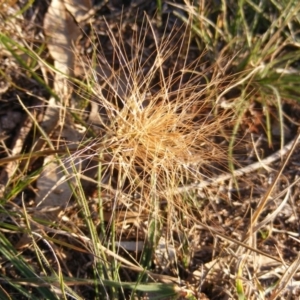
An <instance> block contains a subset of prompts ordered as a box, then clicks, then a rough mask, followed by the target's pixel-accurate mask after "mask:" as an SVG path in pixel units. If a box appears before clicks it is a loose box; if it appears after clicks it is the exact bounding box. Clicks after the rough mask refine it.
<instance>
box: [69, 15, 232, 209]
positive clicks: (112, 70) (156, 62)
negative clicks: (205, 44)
mask: <svg viewBox="0 0 300 300" xmlns="http://www.w3.org/2000/svg"><path fill="white" fill-rule="evenodd" d="M148 22H149V23H148V24H150V26H149V27H147V28H146V29H144V30H146V31H147V33H146V34H145V32H144V30H143V31H142V33H141V35H137V34H136V33H135V34H133V37H132V40H131V43H132V45H133V46H132V50H131V53H129V54H128V51H127V52H126V46H125V45H124V42H123V41H122V40H121V37H122V35H121V33H119V36H120V39H119V40H116V39H115V37H114V34H113V32H112V31H110V39H111V44H112V47H113V49H114V55H113V58H112V59H111V61H109V60H108V59H107V58H104V56H102V55H101V54H100V55H98V58H99V57H100V61H98V63H97V64H98V66H97V67H96V68H93V67H91V66H90V68H88V69H89V70H88V69H86V77H88V78H89V82H88V84H89V87H90V92H87V91H86V90H85V91H84V92H83V93H82V90H81V95H80V97H84V98H85V99H86V100H88V101H87V103H88V102H89V101H90V100H91V99H92V101H93V104H92V107H94V106H95V105H96V106H98V111H100V115H101V117H100V119H97V120H94V123H97V125H98V127H99V128H100V129H99V128H98V133H97V137H96V138H95V139H94V140H93V142H92V148H93V149H94V150H96V152H95V153H96V154H95V155H96V156H97V157H98V155H99V152H101V155H102V157H103V158H104V159H105V162H102V166H103V169H102V182H103V181H104V178H105V181H106V182H115V183H116V185H115V186H116V187H117V189H118V190H119V191H122V190H124V189H125V190H127V192H129V193H130V194H134V193H135V192H138V193H139V194H140V195H142V199H143V201H144V200H146V201H148V200H150V199H151V198H152V197H153V199H156V198H157V197H159V198H165V199H167V201H168V203H169V204H171V203H172V202H173V200H174V199H173V198H174V197H173V196H174V194H177V192H176V191H177V189H178V187H180V186H182V185H184V184H187V183H191V182H199V181H201V179H203V178H205V177H206V176H212V174H213V173H214V172H215V171H216V170H217V169H218V168H219V167H225V166H226V164H227V160H228V158H227V154H226V149H225V147H224V146H222V142H223V143H224V142H225V137H224V136H225V135H226V128H228V130H229V126H230V124H232V122H233V120H232V115H231V113H230V111H229V110H228V111H225V110H223V109H220V107H218V104H215V100H216V98H217V96H218V95H219V94H220V93H221V91H222V90H224V89H225V88H226V86H228V85H229V84H230V80H229V79H228V80H226V79H225V78H220V77H221V76H220V74H221V73H222V72H221V70H218V67H217V66H221V65H223V67H224V69H225V68H226V65H225V63H224V61H223V60H222V59H220V61H218V62H217V63H216V65H215V66H211V67H210V68H206V67H205V65H204V64H203V58H202V57H199V58H198V59H197V60H196V61H192V62H191V61H190V59H189V55H188V54H189V51H188V49H186V47H188V46H187V45H185V43H187V41H188V39H189V37H188V36H182V35H181V36H178V33H176V31H175V29H173V30H172V31H171V32H170V33H169V34H167V35H166V36H164V38H162V39H161V40H160V41H157V40H156V34H155V30H154V29H153V28H152V27H151V23H150V21H148ZM180 32H182V30H181V31H180ZM149 34H150V36H152V37H151V38H152V42H153V43H154V44H155V47H154V49H153V51H152V52H151V53H150V54H149V52H147V49H146V48H145V43H146V41H145V39H146V37H147V38H149ZM181 34H182V33H181ZM186 34H187V35H188V34H190V31H189V30H187V31H186ZM143 36H144V37H143ZM147 42H148V43H149V40H148V41H147ZM184 54H185V55H184ZM93 69H94V70H96V72H97V74H96V75H95V72H94V71H92V70H93ZM94 129H95V127H94ZM227 133H228V132H227ZM75 156H76V154H75ZM176 198H177V199H178V196H177V197H176ZM150 203H151V200H150ZM177 204H179V206H182V205H184V203H183V202H181V203H177Z"/></svg>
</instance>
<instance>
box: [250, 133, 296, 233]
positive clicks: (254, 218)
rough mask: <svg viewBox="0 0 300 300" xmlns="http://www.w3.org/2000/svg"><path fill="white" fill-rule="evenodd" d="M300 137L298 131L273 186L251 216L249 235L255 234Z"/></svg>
mask: <svg viewBox="0 0 300 300" xmlns="http://www.w3.org/2000/svg"><path fill="white" fill-rule="evenodd" d="M299 138H300V133H298V135H297V136H296V138H295V139H294V140H293V144H292V147H291V149H290V150H289V152H288V155H287V157H286V158H285V160H284V163H283V164H282V167H281V168H280V170H279V172H278V173H277V175H276V178H275V179H274V181H273V183H272V184H271V186H270V187H269V189H268V191H267V192H266V194H265V195H264V197H263V199H262V200H261V202H260V203H259V205H258V207H257V208H256V210H255V213H254V214H253V216H252V218H251V228H250V230H249V231H248V233H247V235H250V234H253V233H254V232H253V231H252V230H253V227H255V224H256V222H257V220H258V218H259V216H260V215H261V213H262V211H263V209H264V207H265V205H266V203H267V201H268V199H269V197H270V195H271V193H272V191H273V189H274V187H275V186H276V183H277V182H278V180H279V178H280V176H281V174H282V172H283V170H284V168H285V166H286V164H287V163H288V161H289V159H290V157H291V155H292V154H293V152H294V151H295V149H296V146H297V145H298V141H299Z"/></svg>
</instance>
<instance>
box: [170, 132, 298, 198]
mask: <svg viewBox="0 0 300 300" xmlns="http://www.w3.org/2000/svg"><path fill="white" fill-rule="evenodd" d="M299 138H300V133H299V134H298V135H297V136H296V137H295V138H294V139H293V140H292V141H290V142H289V143H288V144H286V145H285V146H284V147H283V148H282V149H280V150H278V151H277V152H275V153H273V154H272V155H270V156H268V157H266V158H265V159H262V160H261V161H258V162H255V163H253V164H251V165H249V166H246V167H243V168H241V169H238V170H234V171H233V172H232V173H226V174H222V175H219V176H217V177H213V178H211V179H209V180H203V181H201V182H199V183H193V184H189V185H186V186H182V187H179V188H178V189H177V190H176V191H175V194H180V193H183V192H187V191H190V190H192V189H203V188H206V187H208V186H214V185H216V184H219V183H220V182H222V181H225V180H229V179H231V178H235V177H239V176H242V175H245V174H248V173H251V172H253V171H256V170H258V169H260V168H262V167H263V166H264V165H269V164H271V163H273V162H275V161H276V160H278V159H280V158H281V157H283V156H284V155H286V154H287V153H288V151H289V150H290V149H292V148H293V145H296V144H297V143H298V142H299Z"/></svg>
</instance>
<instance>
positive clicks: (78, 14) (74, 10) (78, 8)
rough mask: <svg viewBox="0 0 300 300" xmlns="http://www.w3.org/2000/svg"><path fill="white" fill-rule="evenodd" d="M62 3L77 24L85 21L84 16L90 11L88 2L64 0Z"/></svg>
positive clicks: (88, 0)
mask: <svg viewBox="0 0 300 300" xmlns="http://www.w3.org/2000/svg"><path fill="white" fill-rule="evenodd" d="M64 3H65V6H66V8H67V10H68V11H69V12H70V13H71V14H72V16H73V17H74V18H75V20H76V21H77V22H78V23H80V22H81V21H82V20H83V19H85V16H86V14H87V13H88V12H89V11H90V10H91V9H92V2H91V1H90V0H65V1H64Z"/></svg>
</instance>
